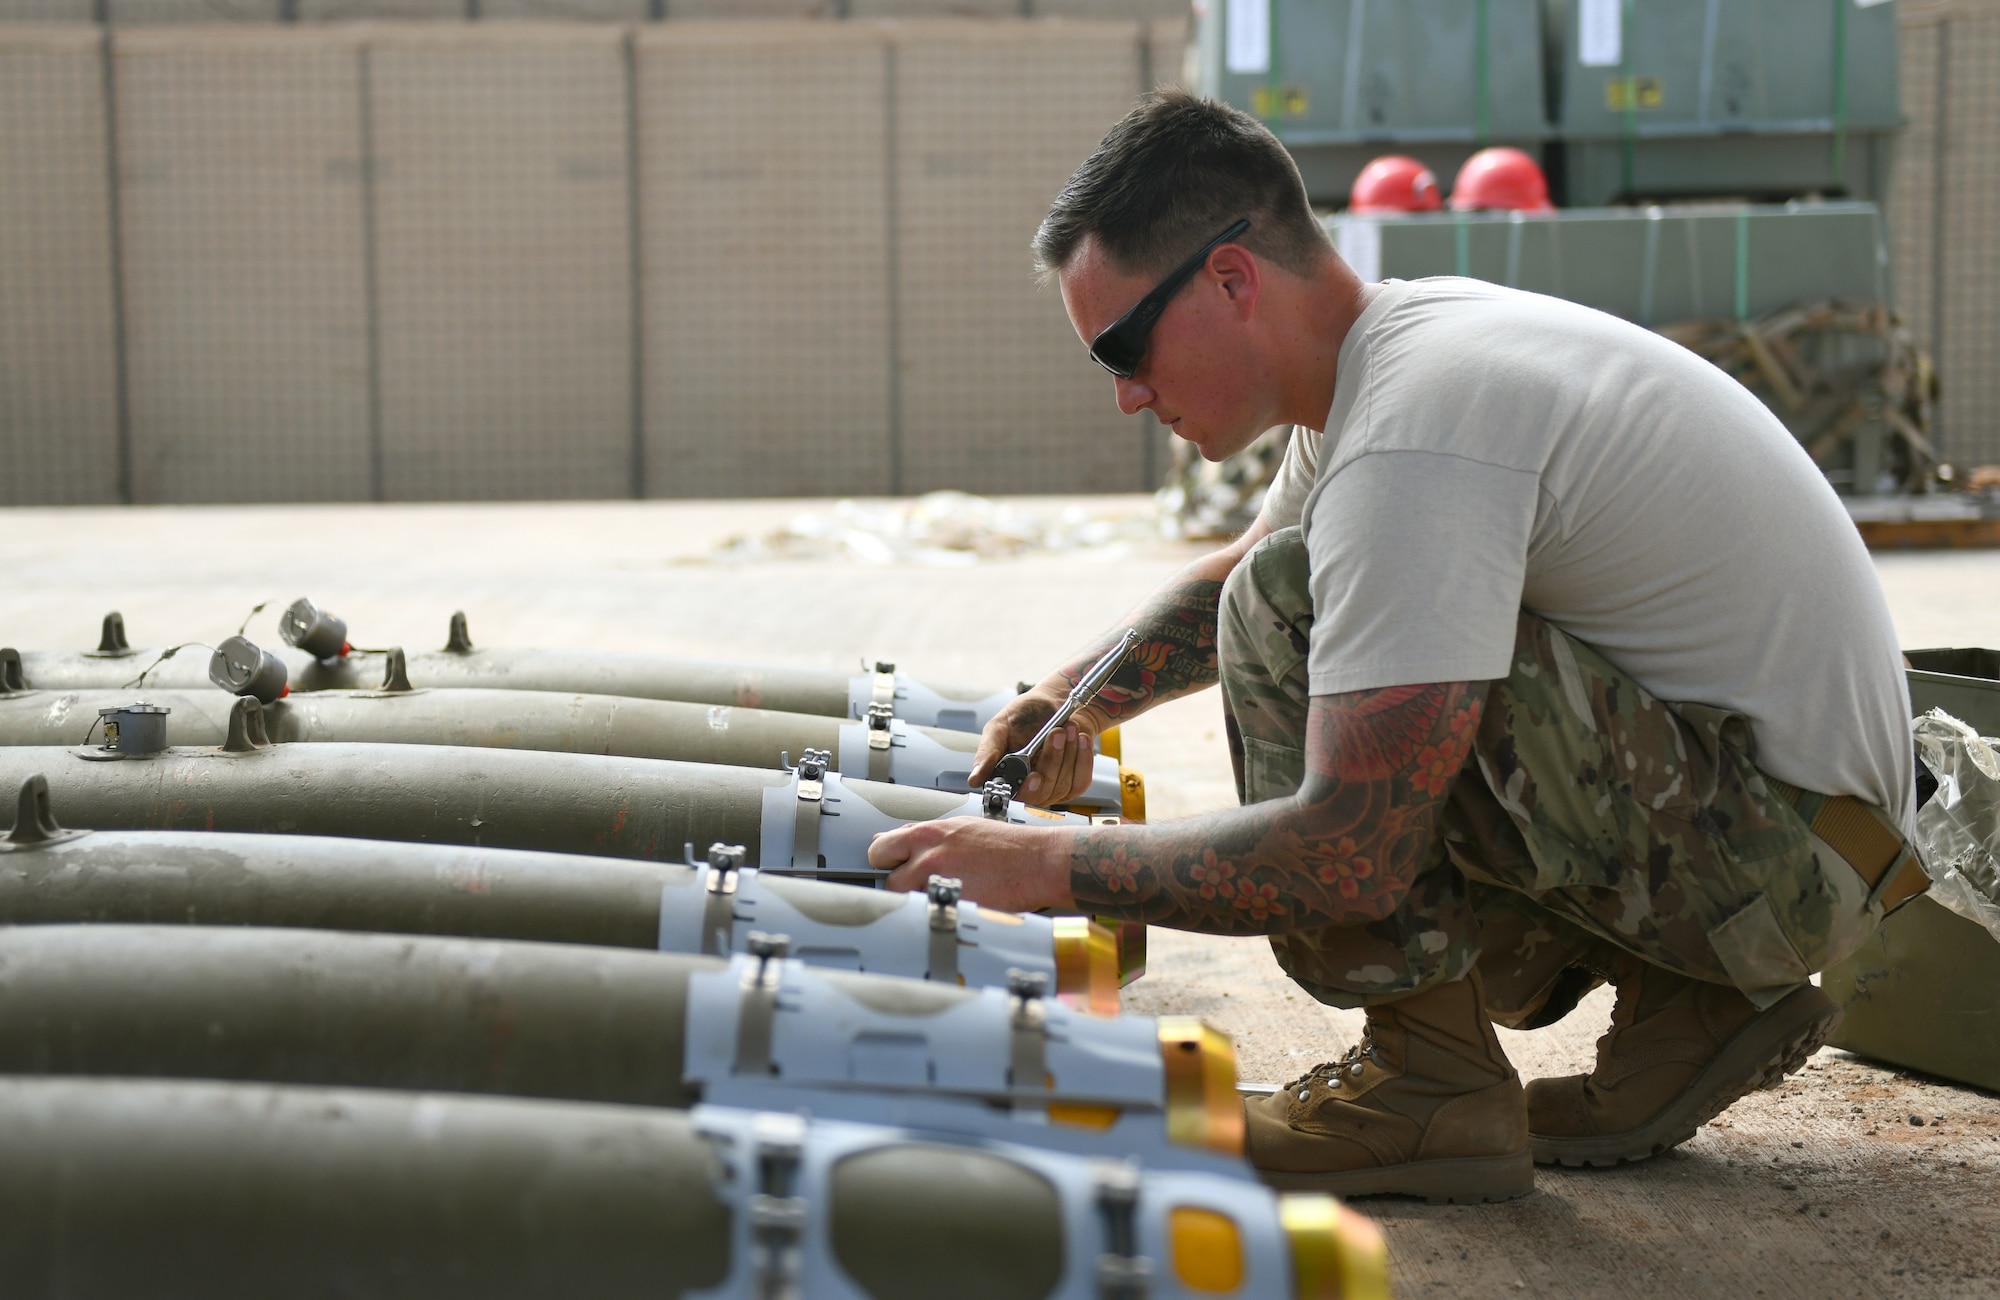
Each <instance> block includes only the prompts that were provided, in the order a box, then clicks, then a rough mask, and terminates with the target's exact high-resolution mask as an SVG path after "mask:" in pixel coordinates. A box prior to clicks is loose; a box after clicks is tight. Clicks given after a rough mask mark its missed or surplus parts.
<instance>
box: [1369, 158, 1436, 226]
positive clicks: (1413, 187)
mask: <svg viewBox="0 0 2000 1300" xmlns="http://www.w3.org/2000/svg"><path fill="white" fill-rule="evenodd" d="M1347 202H1348V211H1350V212H1361V213H1367V212H1436V211H1437V210H1438V209H1439V208H1441V207H1443V206H1444V196H1443V195H1442V194H1440V193H1438V178H1437V177H1436V176H1434V175H1432V174H1431V169H1430V168H1428V167H1426V166H1424V165H1423V164H1422V163H1420V162H1418V161H1417V160H1416V159H1414V158H1405V157H1404V156H1403V155H1402V154H1399V153H1392V154H1385V155H1383V156H1382V157H1380V158H1377V159H1375V160H1374V161H1373V162H1371V163H1369V164H1368V165H1367V166H1366V167H1363V168H1362V169H1361V174H1360V175H1359V176H1356V177H1355V178H1354V188H1353V189H1352V190H1351V191H1349V192H1348V196H1347Z"/></svg>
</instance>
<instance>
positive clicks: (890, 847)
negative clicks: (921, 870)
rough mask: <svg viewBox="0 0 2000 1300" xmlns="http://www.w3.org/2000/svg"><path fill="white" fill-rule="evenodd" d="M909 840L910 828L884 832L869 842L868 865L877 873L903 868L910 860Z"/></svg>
mask: <svg viewBox="0 0 2000 1300" xmlns="http://www.w3.org/2000/svg"><path fill="white" fill-rule="evenodd" d="M909 839H910V828H909V827H908V826H898V827H897V828H896V829H895V830H893V831H883V832H882V833H881V834H880V835H877V836H876V837H875V838H874V839H872V840H870V841H868V865H869V866H871V867H874V868H875V869H876V870H877V871H881V870H885V869H887V868H890V867H900V866H902V865H903V863H905V862H907V861H909V858H910V849H911V846H910V844H909Z"/></svg>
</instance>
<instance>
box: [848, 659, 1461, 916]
mask: <svg viewBox="0 0 2000 1300" xmlns="http://www.w3.org/2000/svg"><path fill="white" fill-rule="evenodd" d="M1487 686H1488V683H1486V682H1454V683H1449V684H1441V685H1427V686H1391V687H1385V688H1383V689H1380V690H1369V691H1353V692H1349V693H1347V694H1343V695H1321V696H1314V697H1313V700H1312V703H1311V705H1310V706H1309V708H1308V710H1307V715H1306V754H1305V766H1306V776H1305V782H1304V784H1303V785H1302V786H1301V787H1300V789H1299V791H1298V793H1297V794H1295V795H1292V796H1290V797H1289V798H1284V799H1272V800H1268V801H1266V802H1264V803H1257V804H1251V805H1250V806H1248V807H1245V808H1232V809H1230V810H1228V811H1226V812H1219V813H1211V814H1208V815H1206V816H1202V817H1192V818H1189V819H1188V820H1186V821H1182V822H1173V823H1169V824H1167V825H1164V826H1107V827H1096V828H1091V829H1088V830H1070V829H1066V828H1063V829H1059V828H1053V827H1051V828H1048V829H1042V828H1036V827H1026V826H1010V825H1005V824H1002V823H998V822H992V821H987V820H986V819H984V818H979V817H951V818H945V819H942V820H939V821H928V822H912V823H910V824H909V825H907V826H903V827H900V828H898V829H896V830H893V831H888V832H885V833H884V834H881V835H878V836H876V837H875V841H874V843H873V844H871V845H870V846H869V850H868V858H869V861H870V862H872V863H873V864H874V865H876V866H878V867H893V868H896V870H895V872H894V874H893V875H892V876H891V877H890V879H889V881H888V885H889V887H890V888H891V889H921V888H923V886H924V882H925V881H926V880H927V879H928V878H929V877H930V876H931V875H933V874H937V875H946V876H957V877H959V878H960V879H962V880H963V881H964V882H965V895H966V897H968V898H976V899H978V900H979V901H980V902H981V903H983V904H985V905H986V906H988V907H997V908H1000V909H1002V910H1006V911H1031V910H1034V909H1036V908H1042V907H1076V908H1080V909H1082V910H1084V911H1088V912H1091V913H1093V914H1096V915H1101V916H1114V917H1122V918H1125V919H1129V920H1137V921H1146V922H1149V923H1151V924H1155V925H1166V926H1171V927H1173V928H1175V929H1181V930H1199V931H1204V932H1206V933H1209V934H1231V935H1249V934H1277V933H1280V932H1283V931H1289V930H1304V929H1312V928H1315V927H1318V926H1326V925H1356V924H1361V923H1363V922H1367V921H1374V920H1379V919H1381V918H1382V917H1385V916H1387V915H1389V914H1390V913H1391V912H1393V911H1395V909H1396V907H1397V905H1398V904H1400V903H1401V902H1402V899H1403V895H1404V894H1406V893H1407V892H1408V891H1409V888H1410V885H1411V883H1412V882H1413V881H1414V880H1415V879H1416V874H1417V871H1418V869H1419V868H1420V867H1421V866H1422V865H1423V859H1424V854H1425V853H1426V852H1427V851H1428V849H1429V847H1430V844H1431V841H1432V840H1433V839H1434V838H1435V837H1436V835H1437V829H1438V821H1439V819H1440V817H1442V816H1443V813H1444V804H1445V800H1446V799H1447V798H1448V797H1449V796H1450V794H1451V786H1452V782H1453V780H1454V779H1456V777H1457V776H1458V772H1459V769H1460V768H1462V767H1463V766H1464V765H1465V761H1466V757H1467V756H1468V755H1469V754H1470V753H1471V752H1472V741H1473V737H1474V735H1475V734H1477V732H1478V730H1479V718H1480V714H1481V713H1482V711H1483V710H1484V707H1485V701H1486V690H1487Z"/></svg>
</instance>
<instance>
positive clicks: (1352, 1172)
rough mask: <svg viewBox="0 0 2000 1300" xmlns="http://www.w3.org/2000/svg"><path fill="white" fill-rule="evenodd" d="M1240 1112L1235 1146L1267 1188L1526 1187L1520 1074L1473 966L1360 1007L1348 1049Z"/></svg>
mask: <svg viewBox="0 0 2000 1300" xmlns="http://www.w3.org/2000/svg"><path fill="white" fill-rule="evenodd" d="M1244 1112H1245V1117H1246V1119H1247V1121H1248V1131H1247V1134H1246V1138H1247V1141H1246V1154H1247V1155H1248V1156H1249V1158H1250V1163H1251V1164H1253V1165H1255V1166H1256V1167H1257V1172H1258V1175H1259V1176H1260V1177H1261V1178H1263V1180H1264V1181H1265V1182H1267V1183H1269V1184H1271V1185H1272V1186H1273V1187H1281V1188H1295V1189H1296V1188H1306V1189H1311V1190H1314V1191H1326V1192H1332V1193H1335V1194H1336V1195H1340V1196H1375V1195H1381V1194H1395V1195H1401V1196H1421V1197H1424V1198H1425V1199H1426V1200H1429V1201H1431V1202H1433V1203H1435V1202H1439V1201H1504V1200H1508V1199H1510V1198H1512V1197H1516V1196H1523V1195H1526V1194H1527V1193H1528V1192H1531V1191H1533V1190H1534V1188H1535V1166H1534V1162H1533V1159H1532V1158H1531V1156H1530V1155H1529V1151H1528V1123H1527V1108H1526V1106H1525V1105H1524V1103H1523V1101H1522V1096H1521V1079H1520V1076H1519V1075H1517V1074H1515V1073H1514V1067H1513V1066H1511V1065H1509V1064H1508V1063H1507V1057H1506V1055H1505V1054H1504V1053H1502V1052H1501V1050H1500V1040H1499V1038H1498V1037H1497V1036H1495V1034H1494V1032H1493V1025H1492V1022H1491V1021H1489V1020H1488V1019H1487V1018H1486V1013H1485V1012H1484V1011H1483V1010H1482V1009H1481V1007H1480V993H1479V977H1478V974H1477V973H1476V972H1475V973H1474V974H1472V975H1469V976H1467V977H1466V978H1465V979H1462V980H1455V981H1453V982H1452V983H1449V984H1443V985H1440V986H1438V987H1437V988H1434V989H1427V990H1425V991H1424V992H1422V993H1418V994H1414V995H1412V996H1410V997H1407V998H1404V999H1402V1000H1401V1001H1399V1002H1392V1003H1389V1004H1387V1005H1384V1006H1379V1007H1370V1008H1368V1028H1367V1030H1366V1032H1365V1033H1364V1034H1363V1036H1362V1039H1361V1042H1360V1043H1359V1044H1357V1045H1356V1046H1355V1048H1354V1050H1352V1051H1350V1052H1349V1053H1348V1054H1347V1055H1346V1056H1344V1057H1342V1058H1341V1059H1340V1060H1338V1061H1335V1062H1332V1063H1330V1064H1327V1065H1322V1066H1319V1067H1317V1068H1315V1069H1314V1070H1313V1071H1312V1072H1311V1073H1310V1074H1308V1075H1306V1076H1305V1077H1304V1078H1302V1079H1296V1080H1294V1081H1292V1082H1291V1083H1290V1084H1287V1085H1286V1086H1285V1087H1284V1088H1283V1089H1281V1090H1279V1091H1278V1092H1275V1093H1273V1094H1272V1095H1271V1096H1269V1097H1263V1098H1255V1099H1252V1100H1251V1101H1249V1102H1247V1103H1245V1106H1244Z"/></svg>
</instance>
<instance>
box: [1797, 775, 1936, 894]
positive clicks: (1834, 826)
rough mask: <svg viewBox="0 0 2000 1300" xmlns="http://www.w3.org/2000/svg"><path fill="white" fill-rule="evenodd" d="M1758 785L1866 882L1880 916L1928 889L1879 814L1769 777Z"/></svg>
mask: <svg viewBox="0 0 2000 1300" xmlns="http://www.w3.org/2000/svg"><path fill="white" fill-rule="evenodd" d="M1764 781H1765V783H1766V784H1767V785H1769V786H1770V787H1771V788H1772V789H1773V790H1774V791H1776V792H1777V793H1778V795H1779V797H1781V798H1782V799H1784V801H1785V802H1786V803H1788V804H1790V805H1791V806H1792V807H1793V808H1795V809H1797V810H1798V814H1799V816H1800V817H1803V818H1804V819H1805V821H1806V824H1807V825H1808V826H1810V827H1811V828H1812V833H1813V834H1815V835H1817V836H1819V838H1820V839H1822V840H1824V841H1825V842H1826V845H1827V847H1828V848H1830V849H1832V850H1833V851H1834V852H1835V853H1838V854H1839V855H1840V856H1841V857H1842V858H1844V859H1845V860H1846V862H1847V865H1848V866H1850V867H1853V868H1854V871H1855V874H1856V875H1858V876H1860V877H1861V879H1862V880H1864V881H1866V882H1867V884H1868V889H1869V895H1868V899H1869V901H1870V902H1873V903H1879V904H1881V906H1882V911H1883V912H1884V914H1887V913H1889V912H1893V911H1895V910H1896V909H1897V908H1899V907H1901V906H1902V905H1903V904H1904V903H1907V902H1909V901H1910V900H1911V899H1913V898H1915V897H1916V896H1917V895H1918V894H1921V893H1923V892H1924V891H1925V890H1926V889H1929V888H1930V887H1931V881H1930V877H1929V876H1927V875H1925V874H1924V868H1923V864H1921V863H1920V862H1918V861H1917V855H1916V854H1915V853H1914V852H1912V851H1911V849H1910V847H1909V845H1907V844H1905V843H1904V842H1903V835H1902V832H1901V831H1898V830H1897V829H1896V828H1895V826H1894V825H1893V824H1892V823H1891V822H1890V821H1889V818H1888V815H1887V814H1886V813H1884V812H1883V811H1882V810H1881V809H1879V808H1876V807H1874V806H1872V805H1870V804H1867V803H1863V802H1862V801H1861V800H1859V799H1856V798H1855V797H1854V796H1852V795H1845V794H1841V795H1824V794H1816V793H1814V792H1813V791H1811V790H1801V789H1799V788H1798V787H1797V786H1795V785H1790V784H1788V783H1786V782H1784V781H1779V780H1777V779H1775V778H1773V777H1769V776H1767V777H1765V778H1764Z"/></svg>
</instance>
